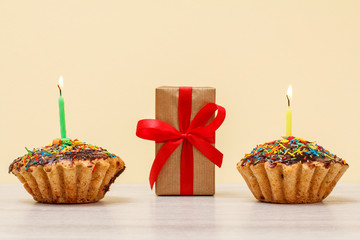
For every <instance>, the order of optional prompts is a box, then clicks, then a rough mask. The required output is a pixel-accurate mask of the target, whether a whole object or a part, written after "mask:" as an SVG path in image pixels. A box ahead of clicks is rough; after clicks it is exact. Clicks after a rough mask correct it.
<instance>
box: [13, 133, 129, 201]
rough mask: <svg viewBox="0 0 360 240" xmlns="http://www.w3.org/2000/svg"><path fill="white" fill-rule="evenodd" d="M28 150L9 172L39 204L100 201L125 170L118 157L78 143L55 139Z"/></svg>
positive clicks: (95, 147)
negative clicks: (42, 145) (45, 144)
mask: <svg viewBox="0 0 360 240" xmlns="http://www.w3.org/2000/svg"><path fill="white" fill-rule="evenodd" d="M26 150H27V151H28V153H27V154H26V155H24V156H22V157H19V158H17V159H15V160H14V161H13V163H11V165H10V167H9V172H11V173H13V174H14V175H15V176H17V177H18V179H19V180H20V181H21V182H22V183H23V184H24V187H25V189H26V190H27V191H28V192H29V193H30V194H31V195H32V196H33V198H34V200H36V201H38V202H44V203H90V202H96V201H99V200H100V199H102V198H103V197H104V196H105V193H106V192H107V191H108V190H109V187H110V185H111V184H112V183H113V182H114V181H115V179H116V178H117V177H118V176H119V175H120V174H121V173H122V172H123V171H124V170H125V164H124V162H123V161H122V160H121V159H120V158H119V157H118V156H116V155H115V154H113V153H110V152H108V151H107V150H106V149H103V148H101V147H97V146H94V145H90V144H87V143H85V142H81V141H79V140H77V139H75V140H71V139H70V140H60V139H55V140H54V141H53V143H52V144H49V145H47V146H45V147H42V148H35V149H33V150H29V149H26Z"/></svg>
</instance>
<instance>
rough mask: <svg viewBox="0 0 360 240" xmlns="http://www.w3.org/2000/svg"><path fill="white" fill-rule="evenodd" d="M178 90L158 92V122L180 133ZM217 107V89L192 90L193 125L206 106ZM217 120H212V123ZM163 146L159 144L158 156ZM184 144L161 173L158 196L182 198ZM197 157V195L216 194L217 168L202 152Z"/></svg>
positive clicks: (173, 88) (157, 181)
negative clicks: (211, 103)
mask: <svg viewBox="0 0 360 240" xmlns="http://www.w3.org/2000/svg"><path fill="white" fill-rule="evenodd" d="M178 99H179V88H178V87H158V88H156V103H155V105H156V108H155V112H156V119H157V120H161V121H163V122H166V123H168V124H170V125H171V126H173V127H175V128H176V129H177V130H179V115H178ZM210 102H213V103H215V88H212V87H193V90H192V106H191V121H192V120H193V118H194V117H195V115H196V114H197V113H198V112H199V110H200V109H201V108H203V107H204V106H205V105H206V104H207V103H210ZM213 119H214V116H213V117H212V118H211V119H210V121H212V120H213ZM163 144H164V143H156V146H155V151H156V154H157V153H158V151H159V150H160V148H161V147H162V146H163ZM181 149H182V144H181V145H180V146H179V147H178V148H177V149H176V150H175V151H174V152H173V154H172V155H171V156H170V157H169V159H168V160H167V161H166V163H165V165H164V166H163V168H162V169H161V171H160V174H159V175H158V177H157V180H156V184H155V192H156V194H157V195H180V158H181ZM193 153H194V189H193V193H194V195H214V194H215V165H214V164H213V163H212V162H211V161H210V160H209V159H207V158H206V157H205V156H204V155H203V154H202V153H201V152H199V150H197V149H196V148H195V147H193Z"/></svg>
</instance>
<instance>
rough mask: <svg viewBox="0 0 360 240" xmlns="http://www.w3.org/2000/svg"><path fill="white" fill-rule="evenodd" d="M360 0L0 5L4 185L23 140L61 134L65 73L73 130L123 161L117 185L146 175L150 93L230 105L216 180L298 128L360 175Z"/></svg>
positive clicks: (233, 174) (150, 150)
mask: <svg viewBox="0 0 360 240" xmlns="http://www.w3.org/2000/svg"><path fill="white" fill-rule="evenodd" d="M359 12H360V2H359V1H266V0H264V1H165V0H164V1H146V0H144V1H133V0H132V1H88V0H87V1H85V0H84V1H35V0H33V1H25V0H24V1H5V0H1V1H0V81H1V82H0V83H1V86H0V106H1V109H0V114H1V118H0V127H1V129H0V136H1V137H0V146H1V151H0V182H1V183H16V182H18V180H17V179H16V178H15V177H14V176H11V175H9V174H7V167H8V165H9V164H10V162H11V161H12V160H13V159H15V158H16V157H17V156H20V155H23V154H25V149H24V147H25V146H27V147H30V148H33V147H40V146H43V145H46V144H48V143H50V142H51V141H52V139H53V138H56V137H58V136H59V132H60V131H59V123H58V121H59V120H58V106H57V98H58V89H57V88H56V84H57V81H58V78H59V76H60V75H63V76H64V84H65V89H64V97H65V101H66V102H65V104H66V119H67V129H68V134H69V135H70V136H71V137H74V138H79V139H81V140H84V141H87V142H88V143H93V144H97V145H99V146H103V147H105V148H107V149H108V150H110V151H112V152H115V153H117V154H118V155H119V156H121V157H122V158H123V159H124V160H125V162H126V165H127V170H126V171H125V172H124V174H123V175H121V176H120V177H119V179H118V180H117V182H118V183H147V181H148V174H149V169H150V166H151V163H152V160H153V157H154V143H153V142H150V141H145V140H142V139H139V138H137V137H136V136H135V127H136V122H137V121H138V120H139V119H142V118H153V117H154V106H155V102H154V99H155V96H154V93H155V90H154V89H155V87H157V86H161V85H193V86H213V87H216V88H217V103H218V104H220V105H223V106H225V107H226V109H227V114H228V115H227V119H226V121H225V123H224V124H223V126H222V127H221V128H220V129H219V130H218V132H217V133H218V134H217V147H218V149H220V150H221V151H222V152H223V153H224V155H225V158H224V164H223V167H222V168H221V169H217V170H216V181H217V183H240V182H243V180H242V178H241V176H240V174H239V173H238V172H237V170H236V168H235V165H236V163H237V162H238V161H239V160H240V159H241V158H242V157H243V155H244V154H245V153H247V152H249V151H251V149H252V148H253V147H254V146H255V145H256V144H260V143H263V142H265V141H269V140H273V139H277V138H279V137H280V136H282V135H284V134H285V111H286V98H285V94H286V89H287V87H288V85H289V84H292V86H293V95H294V96H293V133H294V135H296V136H300V137H303V138H305V139H308V140H317V142H318V143H319V144H320V145H323V146H324V147H325V148H327V149H329V150H330V151H331V152H333V153H336V154H338V155H339V156H341V157H343V158H344V159H346V160H347V161H348V162H349V163H350V169H349V170H348V172H347V173H346V174H345V176H344V177H343V179H342V181H346V182H359V181H360V174H359V171H360V162H359V159H358V154H359V149H360V143H359V134H360V129H359V124H360V121H359V120H360V107H359V94H358V93H359V87H360V72H359V66H360V31H359V22H360V14H359Z"/></svg>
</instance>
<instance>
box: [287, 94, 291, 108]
mask: <svg viewBox="0 0 360 240" xmlns="http://www.w3.org/2000/svg"><path fill="white" fill-rule="evenodd" d="M286 98H287V101H288V107H290V99H289V96H288V95H287V94H286Z"/></svg>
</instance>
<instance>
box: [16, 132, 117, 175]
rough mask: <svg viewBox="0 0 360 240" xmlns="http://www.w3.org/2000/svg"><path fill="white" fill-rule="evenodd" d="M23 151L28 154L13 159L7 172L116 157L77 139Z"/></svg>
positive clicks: (56, 141)
mask: <svg viewBox="0 0 360 240" xmlns="http://www.w3.org/2000/svg"><path fill="white" fill-rule="evenodd" d="M25 149H26V151H27V152H28V153H27V154H26V155H24V156H22V157H19V158H17V159H15V160H14V162H13V163H12V164H11V165H10V167H9V172H10V171H11V170H12V169H13V168H14V167H15V168H16V169H19V168H21V167H22V166H25V168H26V170H29V168H30V167H31V166H36V165H41V166H43V165H45V164H51V163H54V162H56V161H59V160H69V161H74V160H76V159H79V160H94V159H96V158H104V159H105V158H109V157H110V158H114V157H116V155H115V154H112V153H110V152H108V151H107V150H106V149H103V148H101V147H97V146H94V145H90V144H87V143H85V142H81V141H79V140H78V139H75V140H68V141H62V142H61V144H60V145H59V141H58V140H54V141H53V144H49V145H47V146H45V147H43V148H36V149H33V151H30V150H29V149H28V148H27V147H25ZM94 169H95V168H94ZM94 169H93V171H94Z"/></svg>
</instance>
